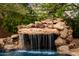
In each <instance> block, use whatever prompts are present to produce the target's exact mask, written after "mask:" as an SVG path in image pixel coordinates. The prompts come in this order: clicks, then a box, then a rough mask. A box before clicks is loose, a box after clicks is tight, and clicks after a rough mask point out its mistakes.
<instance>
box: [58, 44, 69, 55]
mask: <svg viewBox="0 0 79 59" xmlns="http://www.w3.org/2000/svg"><path fill="white" fill-rule="evenodd" d="M57 51H58V53H60V54H69V53H70V50H69V47H68V46H67V45H63V46H60V47H58V48H57Z"/></svg>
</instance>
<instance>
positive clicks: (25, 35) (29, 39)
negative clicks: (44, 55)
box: [19, 28, 57, 51]
mask: <svg viewBox="0 0 79 59" xmlns="http://www.w3.org/2000/svg"><path fill="white" fill-rule="evenodd" d="M19 34H20V40H21V42H23V43H22V44H23V45H24V49H26V50H36V51H37V50H39V51H40V50H50V51H51V50H56V47H55V39H56V38H57V35H56V34H55V31H54V30H52V29H47V28H45V29H40V28H29V29H21V30H20V31H19Z"/></svg>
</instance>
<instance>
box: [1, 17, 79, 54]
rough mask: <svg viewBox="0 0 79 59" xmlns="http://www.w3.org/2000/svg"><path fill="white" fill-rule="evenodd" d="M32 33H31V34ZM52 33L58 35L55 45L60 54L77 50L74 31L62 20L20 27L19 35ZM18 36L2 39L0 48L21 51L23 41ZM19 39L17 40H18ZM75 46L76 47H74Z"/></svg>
mask: <svg viewBox="0 0 79 59" xmlns="http://www.w3.org/2000/svg"><path fill="white" fill-rule="evenodd" d="M33 30H34V31H37V32H34V31H33ZM30 31H31V32H30ZM32 31H33V32H34V33H38V34H39V33H44V34H46V33H49V32H50V33H51V32H53V33H54V34H56V35H58V37H57V39H56V40H55V45H56V48H57V50H58V52H62V53H61V54H66V53H70V49H73V48H77V46H78V45H77V44H76V43H75V41H76V40H74V39H73V36H72V32H73V31H72V29H71V27H69V26H68V25H67V23H66V22H65V21H64V20H63V19H61V18H56V19H46V20H42V21H35V23H31V24H29V25H20V26H18V34H19V33H22V34H23V33H29V32H30V33H32ZM34 33H33V34H34ZM18 34H17V35H12V36H11V37H8V38H1V39H0V48H3V49H6V50H11V49H20V48H21V41H19V38H17V37H18ZM16 38H17V39H16ZM74 45H75V46H74ZM73 55H74V54H73Z"/></svg>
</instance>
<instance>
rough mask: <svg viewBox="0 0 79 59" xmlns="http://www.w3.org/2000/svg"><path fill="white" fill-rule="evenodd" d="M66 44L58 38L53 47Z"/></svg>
mask: <svg viewBox="0 0 79 59" xmlns="http://www.w3.org/2000/svg"><path fill="white" fill-rule="evenodd" d="M65 44H66V41H65V40H64V39H62V38H60V37H58V38H57V39H56V40H55V45H56V46H61V45H65Z"/></svg>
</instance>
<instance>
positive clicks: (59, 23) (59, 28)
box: [53, 22, 65, 30]
mask: <svg viewBox="0 0 79 59" xmlns="http://www.w3.org/2000/svg"><path fill="white" fill-rule="evenodd" d="M53 27H54V28H55V29H58V30H63V29H64V27H65V23H64V22H58V23H56V24H55V25H53Z"/></svg>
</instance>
